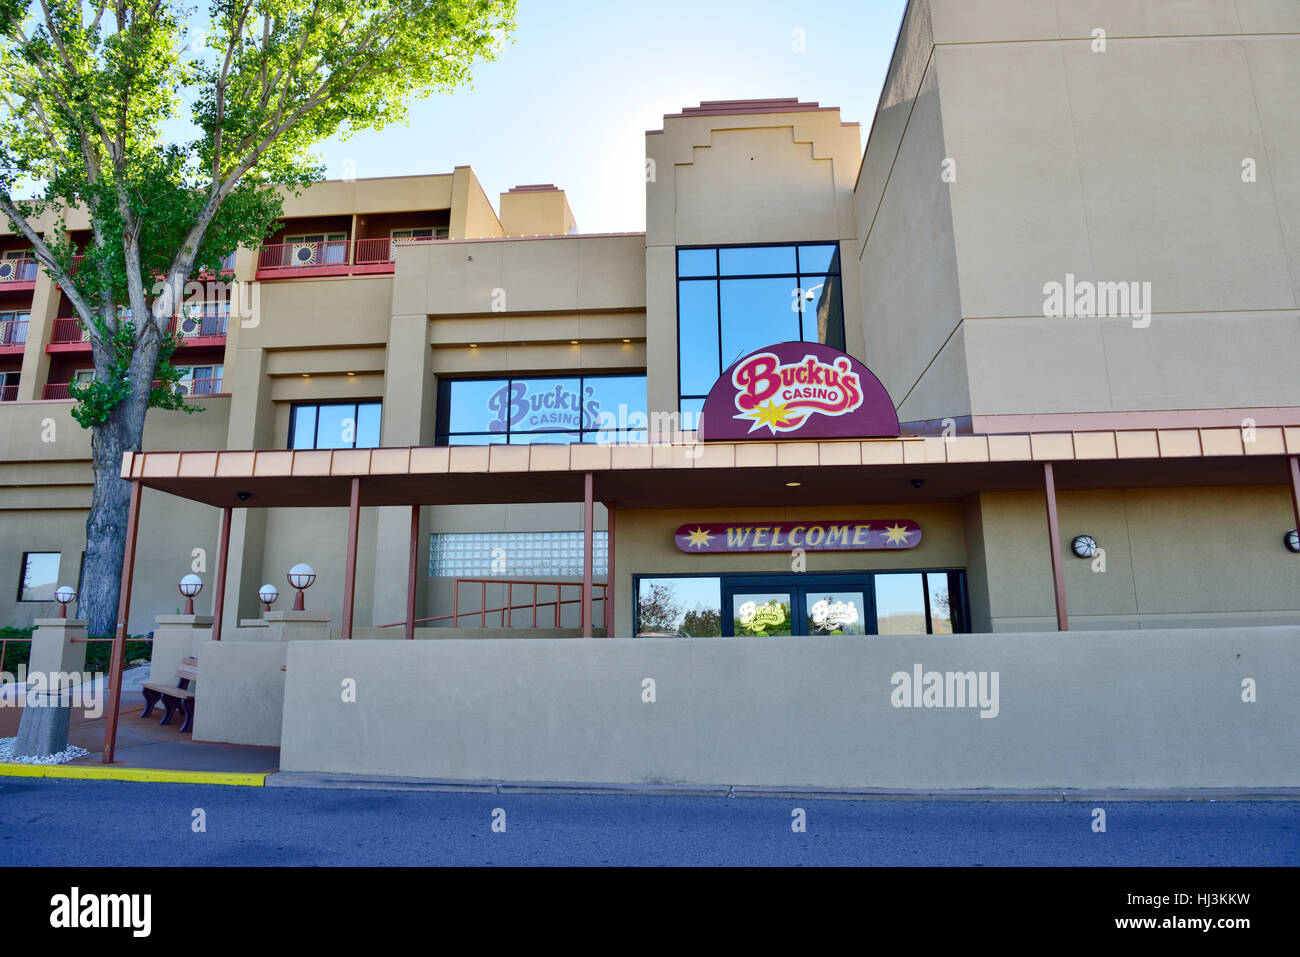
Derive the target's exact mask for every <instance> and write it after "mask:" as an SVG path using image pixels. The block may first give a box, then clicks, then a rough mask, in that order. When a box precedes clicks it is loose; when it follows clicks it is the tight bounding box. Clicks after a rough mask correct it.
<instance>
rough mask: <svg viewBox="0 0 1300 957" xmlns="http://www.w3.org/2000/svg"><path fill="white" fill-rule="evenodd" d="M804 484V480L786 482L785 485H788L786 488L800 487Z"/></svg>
mask: <svg viewBox="0 0 1300 957" xmlns="http://www.w3.org/2000/svg"><path fill="white" fill-rule="evenodd" d="M802 484H803V482H786V483H785V487H786V488H798V487H799V486H800V485H802Z"/></svg>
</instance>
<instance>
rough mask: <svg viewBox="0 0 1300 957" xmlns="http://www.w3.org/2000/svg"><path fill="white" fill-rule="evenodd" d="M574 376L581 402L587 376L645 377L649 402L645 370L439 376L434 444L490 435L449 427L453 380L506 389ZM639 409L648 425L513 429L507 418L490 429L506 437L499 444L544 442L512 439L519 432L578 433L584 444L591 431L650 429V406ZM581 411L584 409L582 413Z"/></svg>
mask: <svg viewBox="0 0 1300 957" xmlns="http://www.w3.org/2000/svg"><path fill="white" fill-rule="evenodd" d="M572 379H576V380H577V381H578V400H579V405H581V403H582V399H583V396H584V394H585V391H586V384H587V381H588V380H592V379H641V380H643V381H644V382H645V383H646V389H647V392H646V405H647V406H648V405H649V404H650V399H649V391H648V390H649V379H648V377H647V376H646V373H645V372H644V371H642V372H617V373H604V372H602V373H596V374H594V375H588V374H586V373H584V372H575V373H571V374H567V375H566V374H564V373H551V372H548V373H545V374H543V375H507V376H504V377H502V376H499V375H497V376H455V377H447V378H439V380H438V397H437V402H438V411H437V415H436V416H435V422H434V439H433V444H434V445H435V446H450V445H452V444H453V443H452V442H451V440H452V439H456V438H465V437H470V438H473V437H482V436H485V435H488V434H489V433H486V432H483V431H478V432H453V431H451V429H450V424H451V388H452V384H453V383H456V382H498V383H502V384H504V385H505V387H506V388H507V389H509V388H510V385H511V383H513V382H530V383H531V382H548V381H555V382H559V381H563V380H572ZM636 411H641V412H643V413H644V414H645V416H646V425H645V426H644V427H641V428H630V427H629V428H626V429H617V428H614V429H602V428H591V429H584V428H582V427H581V423H579V427H578V428H573V429H568V428H556V429H519V430H513V429H511V428H510V423H509V422H507V423H506V428H505V431H503V432H494V433H491V435H493V436H498V435H499V436H501V437H502V438H503V439H504V442H503V443H500V444H504V445H533V444H542V443H533V442H528V443H524V442H519V443H513V442H511V441H510V438H511V436H512V435H520V436H524V435H537V436H547V435H566V434H569V435H577V436H578V444H580V445H582V444H586V441H587V439H586V437H587V436H590V435H606V434H607V435H611V436H623V437H628V436H631V435H633V434H636V433H648V430H649V427H650V418H649V417H650V410H649V409H648V408H647V409H643V410H636ZM580 414H581V413H580Z"/></svg>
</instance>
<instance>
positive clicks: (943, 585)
mask: <svg viewBox="0 0 1300 957" xmlns="http://www.w3.org/2000/svg"><path fill="white" fill-rule="evenodd" d="M925 582H926V586H927V590H928V591H929V600H930V633H931V634H935V635H951V634H952V633H953V627H952V597H951V595H949V593H948V588H949V585H948V575H947V574H945V573H944V572H929V573H928V574H927V575H926V576H925Z"/></svg>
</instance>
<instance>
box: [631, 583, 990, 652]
mask: <svg viewBox="0 0 1300 957" xmlns="http://www.w3.org/2000/svg"><path fill="white" fill-rule="evenodd" d="M881 575H920V576H921V591H922V596H923V599H924V603H925V628H926V631H925V634H916V635H889V634H885V635H881V634H878V633H877V630H876V629H877V628H878V627H879V622H878V615H879V603H878V601H877V593H876V578H877V577H878V576H881ZM932 575H943V576H946V577H947V579H948V582H949V588H948V610H949V615H950V617H951V619H952V633H951V634H947V633H944V637H953V636H956V635H969V634H971V614H970V588H969V575H968V572H967V569H965V568H959V567H952V566H943V567H938V568H928V567H927V568H872V569H851V568H849V569H840V568H835V569H827V570H826V571H824V572H817V573H815V574H814V573H791V572H733V571H726V570H723V569H718V570H715V571H701V572H681V573H677V572H640V573H637V574H634V575H633V576H632V634H633V635H636V634H638V633H639V632H640V630H641V627H640V626H641V622H640V618H641V608H640V603H641V580H642V579H649V580H659V579H665V578H716V579H718V586H719V594H720V596H721V601H722V605H723V607H722V608H721V609H719V613H720V614H721V615H722V620H723V622H724V625H723V627H722V631H723V632H724V634H723V636H722V637H724V638H741V637H747V636H744V635H727V634H725V632H726V631H727V625H726V624H725V622H726V620H727V615H726V602H727V598H728V595H729V593H731V592H734V591H735V590H736V589H737V588H742V587H743V588H753V589H755V590H780V589H781V588H785V589H788V590H796V589H797V590H801V591H802V590H806V588H807V585H808V582H809V581H815V580H817V579H827V580H832V581H830V582H829V583H830V584H834V585H837V586H845V587H848V586H852V585H854V584H855V583H863V584H864V587H865V588H866V590H867V591H868V595H867V596H866V597H867V598H868V600H869V604H870V607H871V613H872V615H873V618H872V621H871V625H870V631H869V632H868V633H867V634H866V635H862V636H859V637H863V638H883V639H888V638H933V637H936V636H938V633H937V632H935V631H934V630H933V629H934V623H933V621H932V613H931V609H930V590H929V581H928V577H929V576H932ZM954 585H955V587H954ZM792 637H797V638H803V637H809V636H806V635H795V636H792Z"/></svg>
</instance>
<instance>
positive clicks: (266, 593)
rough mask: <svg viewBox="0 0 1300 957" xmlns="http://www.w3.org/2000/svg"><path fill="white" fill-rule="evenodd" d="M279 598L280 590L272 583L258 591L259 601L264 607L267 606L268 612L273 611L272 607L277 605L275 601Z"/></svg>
mask: <svg viewBox="0 0 1300 957" xmlns="http://www.w3.org/2000/svg"><path fill="white" fill-rule="evenodd" d="M279 597H280V591H279V589H277V588H276V587H275V586H274V585H272V584H271V583H270V582H267V583H266V584H265V585H263V586H262V587H261V588H259V589H258V590H257V598H258V601H260V602H261V603H262V604H263V605H265V606H266V609H265V610H266V611H270V610H271V606H272V605H273V604H275V600H276V599H277V598H279Z"/></svg>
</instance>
